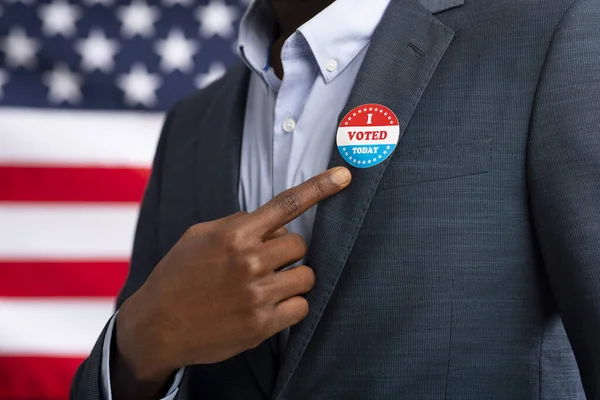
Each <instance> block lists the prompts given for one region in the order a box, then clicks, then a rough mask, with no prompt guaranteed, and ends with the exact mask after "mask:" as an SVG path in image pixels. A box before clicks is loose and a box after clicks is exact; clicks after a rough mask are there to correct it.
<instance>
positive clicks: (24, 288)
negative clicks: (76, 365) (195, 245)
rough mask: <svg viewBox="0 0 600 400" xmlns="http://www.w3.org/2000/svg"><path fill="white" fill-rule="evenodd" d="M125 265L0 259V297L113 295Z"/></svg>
mask: <svg viewBox="0 0 600 400" xmlns="http://www.w3.org/2000/svg"><path fill="white" fill-rule="evenodd" d="M128 268H129V265H128V263H127V262H126V261H109V262H106V261H104V262H98V261H65V262H57V261H54V262H42V261H39V262H38V261H36V262H27V261H0V277H1V278H0V297H114V296H116V295H117V294H118V293H119V290H120V289H121V286H123V284H124V283H125V278H126V277H127V271H128ZM1 387H2V386H0V388H1Z"/></svg>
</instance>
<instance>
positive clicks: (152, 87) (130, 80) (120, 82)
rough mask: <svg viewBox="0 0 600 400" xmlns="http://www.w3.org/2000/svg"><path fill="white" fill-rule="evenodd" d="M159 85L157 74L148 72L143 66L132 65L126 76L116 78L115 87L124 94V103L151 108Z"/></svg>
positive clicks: (159, 80)
mask: <svg viewBox="0 0 600 400" xmlns="http://www.w3.org/2000/svg"><path fill="white" fill-rule="evenodd" d="M160 85H161V79H160V77H159V76H158V75H157V74H151V73H149V72H148V70H147V68H146V66H145V65H144V64H140V63H138V64H134V65H133V67H131V71H130V72H129V73H128V74H125V75H121V76H119V77H118V78H117V86H118V87H119V88H121V90H123V91H124V92H125V103H127V104H129V105H132V106H133V105H138V104H140V105H144V106H146V107H151V106H153V105H154V104H155V103H156V100H157V98H156V90H157V89H158V88H159V87H160Z"/></svg>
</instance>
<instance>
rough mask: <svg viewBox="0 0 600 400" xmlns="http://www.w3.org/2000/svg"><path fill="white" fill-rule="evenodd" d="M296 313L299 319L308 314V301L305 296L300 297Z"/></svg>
mask: <svg viewBox="0 0 600 400" xmlns="http://www.w3.org/2000/svg"><path fill="white" fill-rule="evenodd" d="M296 313H297V314H296V315H297V317H298V319H299V320H303V319H304V318H306V316H307V315H308V301H307V300H306V299H305V298H304V297H299V298H298V303H297V305H296Z"/></svg>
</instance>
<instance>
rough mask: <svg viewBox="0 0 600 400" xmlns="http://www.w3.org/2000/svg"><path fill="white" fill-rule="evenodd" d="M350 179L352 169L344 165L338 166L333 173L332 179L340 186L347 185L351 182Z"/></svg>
mask: <svg viewBox="0 0 600 400" xmlns="http://www.w3.org/2000/svg"><path fill="white" fill-rule="evenodd" d="M350 179H352V175H351V174H350V171H348V170H347V169H346V168H344V167H340V168H336V169H335V170H334V171H333V172H332V173H331V181H332V182H333V183H335V184H336V185H338V186H344V185H346V184H347V183H348V182H350Z"/></svg>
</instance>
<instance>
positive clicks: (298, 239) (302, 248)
mask: <svg viewBox="0 0 600 400" xmlns="http://www.w3.org/2000/svg"><path fill="white" fill-rule="evenodd" d="M290 237H291V240H292V243H293V246H294V248H296V249H298V252H301V253H302V254H306V252H307V251H308V244H307V243H306V240H304V238H303V237H302V236H300V235H299V234H297V233H293V234H290Z"/></svg>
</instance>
